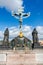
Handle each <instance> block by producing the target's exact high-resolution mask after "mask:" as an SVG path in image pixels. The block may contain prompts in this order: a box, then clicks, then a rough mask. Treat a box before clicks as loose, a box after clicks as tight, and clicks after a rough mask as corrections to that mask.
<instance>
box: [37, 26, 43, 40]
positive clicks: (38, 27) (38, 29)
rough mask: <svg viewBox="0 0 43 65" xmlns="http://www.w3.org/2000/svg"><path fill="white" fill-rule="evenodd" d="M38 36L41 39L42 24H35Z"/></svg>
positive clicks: (42, 32)
mask: <svg viewBox="0 0 43 65" xmlns="http://www.w3.org/2000/svg"><path fill="white" fill-rule="evenodd" d="M36 28H37V31H38V37H39V39H42V40H43V26H37V27H36Z"/></svg>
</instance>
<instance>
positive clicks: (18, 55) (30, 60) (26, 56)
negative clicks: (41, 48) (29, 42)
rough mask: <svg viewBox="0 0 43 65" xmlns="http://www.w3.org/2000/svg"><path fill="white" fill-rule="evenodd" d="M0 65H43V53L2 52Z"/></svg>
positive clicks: (0, 53) (0, 52)
mask: <svg viewBox="0 0 43 65" xmlns="http://www.w3.org/2000/svg"><path fill="white" fill-rule="evenodd" d="M0 64H2V65H37V64H43V53H38V52H36V51H35V50H34V51H32V50H30V51H29V52H28V51H27V52H26V51H23V50H21V51H14V50H13V51H12V50H9V51H8V50H4V51H0Z"/></svg>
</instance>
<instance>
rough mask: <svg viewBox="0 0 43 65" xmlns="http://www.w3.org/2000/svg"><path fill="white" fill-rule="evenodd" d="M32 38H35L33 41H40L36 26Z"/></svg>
mask: <svg viewBox="0 0 43 65" xmlns="http://www.w3.org/2000/svg"><path fill="white" fill-rule="evenodd" d="M32 38H33V43H38V32H37V30H36V28H34V30H33V32H32Z"/></svg>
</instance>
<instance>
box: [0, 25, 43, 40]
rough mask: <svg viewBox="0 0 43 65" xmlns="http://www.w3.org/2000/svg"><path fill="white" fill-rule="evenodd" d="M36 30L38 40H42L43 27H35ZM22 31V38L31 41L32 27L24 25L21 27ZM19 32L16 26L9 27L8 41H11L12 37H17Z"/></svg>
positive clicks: (1, 37) (0, 35) (1, 35)
mask: <svg viewBox="0 0 43 65" xmlns="http://www.w3.org/2000/svg"><path fill="white" fill-rule="evenodd" d="M36 29H37V31H38V37H39V40H43V26H37V27H36ZM3 31H4V30H3ZM3 31H0V40H1V39H2V40H3V36H4V34H3ZM22 31H23V34H24V36H26V37H27V38H29V39H31V40H32V31H33V27H32V26H28V25H24V26H23V27H22ZM19 32H20V31H19V27H16V26H14V27H10V28H9V36H10V39H13V38H14V37H16V36H18V35H19Z"/></svg>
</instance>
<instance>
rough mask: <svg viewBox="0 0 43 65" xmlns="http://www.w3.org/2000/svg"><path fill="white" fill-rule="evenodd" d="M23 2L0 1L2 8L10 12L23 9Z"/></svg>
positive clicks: (20, 0)
mask: <svg viewBox="0 0 43 65" xmlns="http://www.w3.org/2000/svg"><path fill="white" fill-rule="evenodd" d="M22 5H23V1H22V0H0V7H1V8H3V7H5V8H6V9H7V10H9V11H16V10H18V8H20V7H22Z"/></svg>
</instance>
